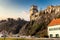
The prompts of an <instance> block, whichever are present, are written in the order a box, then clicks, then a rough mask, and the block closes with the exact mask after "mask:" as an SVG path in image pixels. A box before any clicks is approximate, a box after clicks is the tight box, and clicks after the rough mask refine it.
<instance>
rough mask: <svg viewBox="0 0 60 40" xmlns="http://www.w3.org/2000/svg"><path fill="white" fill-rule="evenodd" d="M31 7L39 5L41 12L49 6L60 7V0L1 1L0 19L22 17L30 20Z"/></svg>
mask: <svg viewBox="0 0 60 40" xmlns="http://www.w3.org/2000/svg"><path fill="white" fill-rule="evenodd" d="M31 5H37V6H38V9H39V10H41V9H45V8H46V7H47V6H49V5H54V6H56V5H60V0H0V19H4V18H8V17H10V18H18V17H20V18H24V19H25V20H29V9H30V6H31Z"/></svg>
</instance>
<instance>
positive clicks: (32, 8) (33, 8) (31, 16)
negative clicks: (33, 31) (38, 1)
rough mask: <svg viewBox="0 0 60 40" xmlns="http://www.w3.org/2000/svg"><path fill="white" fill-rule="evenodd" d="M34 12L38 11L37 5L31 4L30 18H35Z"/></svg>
mask: <svg viewBox="0 0 60 40" xmlns="http://www.w3.org/2000/svg"><path fill="white" fill-rule="evenodd" d="M36 13H38V9H37V6H35V5H32V6H31V8H30V20H34V19H35V17H34V15H35V14H36Z"/></svg>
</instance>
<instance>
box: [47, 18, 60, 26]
mask: <svg viewBox="0 0 60 40" xmlns="http://www.w3.org/2000/svg"><path fill="white" fill-rule="evenodd" d="M54 25H60V18H59V19H53V20H52V21H51V22H50V23H49V25H48V26H54Z"/></svg>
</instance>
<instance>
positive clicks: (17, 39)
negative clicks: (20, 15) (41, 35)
mask: <svg viewBox="0 0 60 40" xmlns="http://www.w3.org/2000/svg"><path fill="white" fill-rule="evenodd" d="M0 40H33V39H26V38H5V39H4V38H0Z"/></svg>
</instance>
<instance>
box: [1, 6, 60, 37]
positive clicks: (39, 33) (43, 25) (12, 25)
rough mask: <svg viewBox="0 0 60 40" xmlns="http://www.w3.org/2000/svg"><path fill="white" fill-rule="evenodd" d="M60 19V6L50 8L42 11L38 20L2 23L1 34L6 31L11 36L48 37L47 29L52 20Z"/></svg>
mask: <svg viewBox="0 0 60 40" xmlns="http://www.w3.org/2000/svg"><path fill="white" fill-rule="evenodd" d="M56 18H60V6H48V7H47V8H46V9H44V10H41V11H40V12H39V13H38V15H37V16H36V20H31V21H25V20H22V19H20V18H18V19H17V20H15V19H13V18H8V19H7V20H1V21H0V32H1V31H3V30H6V31H7V32H8V33H9V34H10V33H12V34H20V35H26V36H28V35H31V36H35V37H48V35H47V27H48V24H49V23H50V22H51V20H52V19H56Z"/></svg>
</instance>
